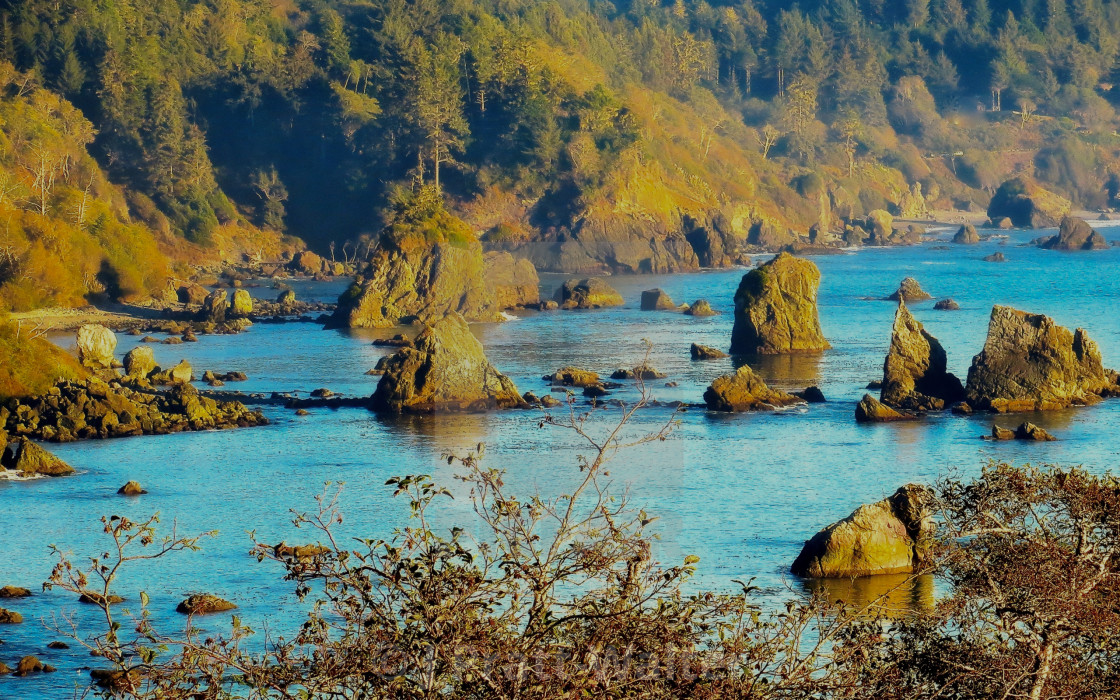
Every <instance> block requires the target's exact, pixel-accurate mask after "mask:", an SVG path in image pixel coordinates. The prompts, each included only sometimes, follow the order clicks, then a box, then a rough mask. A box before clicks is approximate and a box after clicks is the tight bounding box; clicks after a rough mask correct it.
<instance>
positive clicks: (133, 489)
mask: <svg viewBox="0 0 1120 700" xmlns="http://www.w3.org/2000/svg"><path fill="white" fill-rule="evenodd" d="M146 493H148V492H147V491H145V490H144V487H143V486H141V485H140V482H139V481H129V482H126V483H125V485H124V486H122V487H120V488H119V489H117V494H118V495H121V496H143V495H144V494H146Z"/></svg>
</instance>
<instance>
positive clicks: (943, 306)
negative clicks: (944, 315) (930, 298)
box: [933, 299, 961, 311]
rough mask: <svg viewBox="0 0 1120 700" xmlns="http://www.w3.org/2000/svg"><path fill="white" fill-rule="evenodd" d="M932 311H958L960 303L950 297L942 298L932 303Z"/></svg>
mask: <svg viewBox="0 0 1120 700" xmlns="http://www.w3.org/2000/svg"><path fill="white" fill-rule="evenodd" d="M933 309H934V311H960V310H961V305H960V304H958V303H957V302H956V301H954V300H952V299H942V300H940V301H938V302H937V303H936V304H934V305H933Z"/></svg>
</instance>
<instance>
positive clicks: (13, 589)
mask: <svg viewBox="0 0 1120 700" xmlns="http://www.w3.org/2000/svg"><path fill="white" fill-rule="evenodd" d="M30 597H31V591H30V590H29V589H27V588H22V587H20V586H4V587H2V588H0V598H30Z"/></svg>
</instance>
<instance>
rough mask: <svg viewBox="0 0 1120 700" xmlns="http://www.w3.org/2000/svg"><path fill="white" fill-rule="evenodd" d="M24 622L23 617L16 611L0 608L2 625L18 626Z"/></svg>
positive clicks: (0, 623) (0, 622)
mask: <svg viewBox="0 0 1120 700" xmlns="http://www.w3.org/2000/svg"><path fill="white" fill-rule="evenodd" d="M21 622H23V615H20V614H19V613H18V612H16V611H15V610H5V609H4V608H0V625H18V624H20V623H21Z"/></svg>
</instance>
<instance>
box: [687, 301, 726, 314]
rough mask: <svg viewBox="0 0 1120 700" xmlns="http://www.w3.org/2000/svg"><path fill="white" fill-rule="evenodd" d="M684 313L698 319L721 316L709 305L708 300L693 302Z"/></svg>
mask: <svg viewBox="0 0 1120 700" xmlns="http://www.w3.org/2000/svg"><path fill="white" fill-rule="evenodd" d="M684 312H685V314H686V315H688V316H696V317H698V318H703V317H706V316H718V315H719V312H717V311H715V310H713V309H712V305H711V304H709V303H708V302H707V300H706V299H697V300H696V301H694V302H692V303H691V304H690V305H689V307H688V308H687V309H685V311H684Z"/></svg>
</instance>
